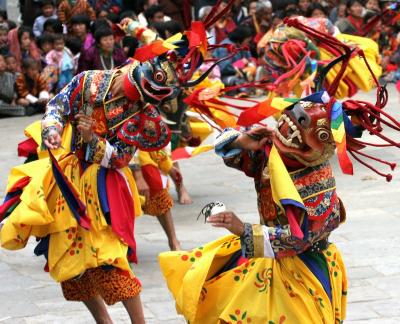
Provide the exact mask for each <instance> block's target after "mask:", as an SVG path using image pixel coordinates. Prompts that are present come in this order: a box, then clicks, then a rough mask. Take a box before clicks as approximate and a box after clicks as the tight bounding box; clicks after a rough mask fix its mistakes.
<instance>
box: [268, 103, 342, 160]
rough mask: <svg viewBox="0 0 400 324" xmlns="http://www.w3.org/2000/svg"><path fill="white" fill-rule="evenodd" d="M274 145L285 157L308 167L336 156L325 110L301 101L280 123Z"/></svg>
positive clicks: (289, 109) (287, 111)
mask: <svg viewBox="0 0 400 324" xmlns="http://www.w3.org/2000/svg"><path fill="white" fill-rule="evenodd" d="M274 144H275V146H276V147H277V149H278V150H279V151H280V152H281V153H283V154H284V155H286V156H288V157H291V158H294V159H296V160H298V161H299V162H301V163H302V164H304V165H305V166H314V165H318V164H321V163H322V162H324V161H326V160H328V159H329V158H330V157H331V156H332V155H333V154H334V152H335V142H334V140H333V137H332V133H331V130H330V126H329V116H328V113H327V109H326V108H325V106H324V105H323V104H318V103H312V102H310V101H299V102H297V103H296V104H294V105H292V106H290V107H288V108H286V109H285V110H284V111H283V112H282V115H281V117H280V118H279V120H278V127H277V128H276V131H275V137H274Z"/></svg>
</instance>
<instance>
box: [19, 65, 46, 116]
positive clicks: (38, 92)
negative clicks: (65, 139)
mask: <svg viewBox="0 0 400 324" xmlns="http://www.w3.org/2000/svg"><path fill="white" fill-rule="evenodd" d="M15 86H16V89H17V96H18V97H17V98H18V99H17V104H18V105H21V106H24V107H28V106H29V107H32V108H33V109H29V110H27V114H28V115H30V114H33V113H35V112H42V111H44V108H45V106H46V104H47V102H48V101H49V97H50V95H49V92H48V91H47V83H46V80H45V79H44V78H43V77H42V76H41V74H40V73H39V62H38V61H35V60H34V59H32V58H27V59H24V60H23V61H22V73H21V74H20V75H19V76H18V78H17V80H16V81H15Z"/></svg>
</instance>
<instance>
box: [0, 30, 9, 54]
mask: <svg viewBox="0 0 400 324" xmlns="http://www.w3.org/2000/svg"><path fill="white" fill-rule="evenodd" d="M7 35H8V26H7V24H6V23H0V55H3V56H4V55H7V54H8V52H9V49H8V37H7Z"/></svg>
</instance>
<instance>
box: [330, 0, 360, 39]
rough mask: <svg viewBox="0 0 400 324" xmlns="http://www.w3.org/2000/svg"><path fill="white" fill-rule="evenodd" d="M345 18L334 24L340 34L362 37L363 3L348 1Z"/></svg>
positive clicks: (358, 0) (357, 0) (353, 0)
mask: <svg viewBox="0 0 400 324" xmlns="http://www.w3.org/2000/svg"><path fill="white" fill-rule="evenodd" d="M346 9H347V17H346V18H342V19H340V20H338V21H337V22H336V24H335V25H336V26H337V27H338V28H339V30H340V32H341V33H344V34H351V35H358V36H362V35H363V27H364V20H363V9H364V8H363V3H362V1H361V0H349V1H348V2H347V6H346Z"/></svg>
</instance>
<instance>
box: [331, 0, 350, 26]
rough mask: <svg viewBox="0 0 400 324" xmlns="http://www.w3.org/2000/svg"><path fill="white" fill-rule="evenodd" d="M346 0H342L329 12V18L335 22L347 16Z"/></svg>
mask: <svg viewBox="0 0 400 324" xmlns="http://www.w3.org/2000/svg"><path fill="white" fill-rule="evenodd" d="M346 4H347V2H346V0H341V1H340V2H339V4H338V5H337V6H336V7H334V8H333V9H332V11H331V13H330V14H329V20H330V21H331V22H332V23H333V24H335V23H336V22H337V21H338V20H340V19H344V18H346V7H347V6H346Z"/></svg>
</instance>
